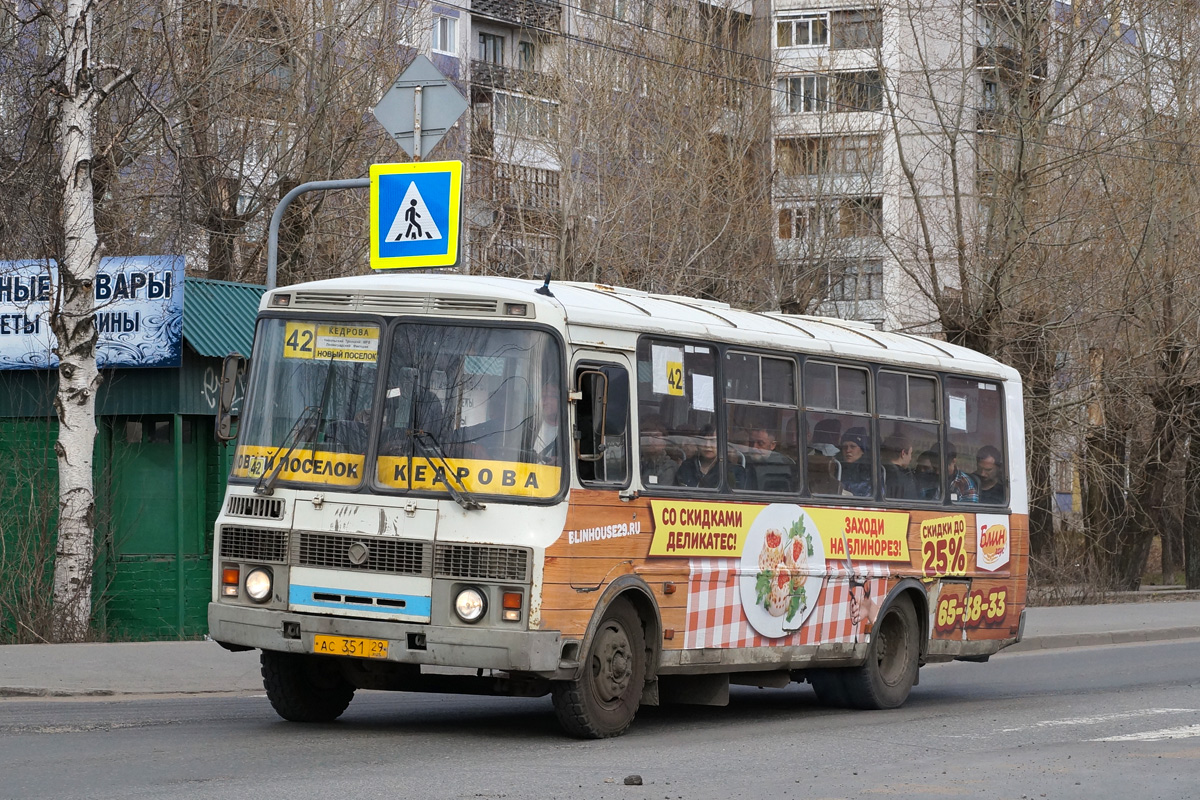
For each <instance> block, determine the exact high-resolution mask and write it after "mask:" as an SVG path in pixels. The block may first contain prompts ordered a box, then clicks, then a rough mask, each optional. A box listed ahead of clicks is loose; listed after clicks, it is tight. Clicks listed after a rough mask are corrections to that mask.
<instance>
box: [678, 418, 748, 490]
mask: <svg viewBox="0 0 1200 800" xmlns="http://www.w3.org/2000/svg"><path fill="white" fill-rule="evenodd" d="M696 441H697V446H696V455H694V456H692V457H691V458H689V459H687V460H685V461H684V462H683V463H682V464H680V465H679V469H678V470H676V472H675V485H676V486H691V487H695V488H699V489H716V488H718V487H719V486H720V485H721V471H720V470H719V469H717V464H718V463H719V459H718V458H717V452H718V449H717V431H716V429H715V428H713V426H712V425H705V426H704V427H703V428H701V429H700V432H699V434H698V435H697V440H696ZM729 485H730V486H731V487H733V488H734V489H745V488H747V482H746V468H745V467H743V466H741V465H739V464H730V465H729Z"/></svg>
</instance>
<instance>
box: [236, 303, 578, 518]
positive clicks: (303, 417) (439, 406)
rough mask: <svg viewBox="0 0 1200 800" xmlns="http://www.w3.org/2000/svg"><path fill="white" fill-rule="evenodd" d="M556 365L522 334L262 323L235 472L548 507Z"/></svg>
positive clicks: (541, 341)
mask: <svg viewBox="0 0 1200 800" xmlns="http://www.w3.org/2000/svg"><path fill="white" fill-rule="evenodd" d="M385 338H390V342H389V343H388V344H389V345H390V347H388V348H387V352H388V355H387V356H386V363H384V364H382V365H380V363H379V360H380V358H381V357H382V356H381V351H382V348H381V346H380V345H381V342H382V341H383V340H384V339H385ZM561 358H562V356H561V352H560V348H559V345H558V342H557V341H556V340H555V339H554V338H553V337H552V336H551V335H550V334H549V333H546V332H543V331H534V330H528V329H518V328H495V327H483V326H478V327H476V326H464V325H453V326H451V325H439V324H424V323H408V322H403V323H398V324H396V325H395V326H394V327H393V328H392V332H391V333H390V336H389V335H388V334H381V329H380V325H379V324H378V323H377V322H367V321H361V322H355V321H351V322H337V323H331V322H313V321H299V320H283V319H267V320H263V321H262V322H261V323H260V327H259V332H258V347H257V348H256V350H255V354H254V361H255V363H254V368H253V372H252V376H251V385H252V390H251V392H250V398H249V403H248V406H247V409H246V412H245V416H244V419H243V424H242V429H241V431H240V434H239V439H238V450H237V456H236V457H235V464H234V472H233V474H234V477H238V478H252V479H253V478H257V479H259V480H260V482H261V481H263V480H264V479H265V480H268V481H270V482H271V483H272V484H273V483H274V481H275V480H278V481H283V482H297V483H304V484H320V485H324V486H330V487H346V488H353V487H357V486H359V485H360V484H361V483H362V481H363V480H364V479H367V478H368V477H369V476H370V473H371V472H372V470H371V469H370V468H369V466H373V467H374V480H373V481H372V484H373V485H374V486H375V487H376V488H378V489H380V490H384V491H396V490H400V491H410V490H416V491H422V492H435V493H440V492H450V491H451V489H454V490H461V491H466V492H471V493H481V494H484V495H505V496H519V497H534V498H552V497H554V496H556V495H557V494H558V492H559V489H560V484H561V480H562V470H561V466H560V465H561V464H562V463H563V459H564V458H565V455H564V453H563V448H564V446H565V438H564V437H563V436H562V435H561V431H560V428H561V426H562V424H563V419H562V417H560V414H559V406H560V403H561V401H562V397H561V396H562V394H563V383H562V368H561ZM379 383H382V386H379V385H378V384H379ZM372 444H374V453H375V459H374V463H373V464H372V465H368V462H367V456H368V453H369V452H370V451H371V445H372ZM276 469H278V475H276V476H274V479H272V474H273V473H274V472H275V471H276ZM448 487H449V488H448Z"/></svg>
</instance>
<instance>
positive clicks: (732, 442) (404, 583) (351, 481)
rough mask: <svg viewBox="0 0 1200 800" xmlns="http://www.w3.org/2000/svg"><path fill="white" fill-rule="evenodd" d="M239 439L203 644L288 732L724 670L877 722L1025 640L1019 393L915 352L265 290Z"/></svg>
mask: <svg viewBox="0 0 1200 800" xmlns="http://www.w3.org/2000/svg"><path fill="white" fill-rule="evenodd" d="M226 366H227V369H226V372H227V375H226V377H227V378H228V377H230V376H231V375H233V374H234V373H235V371H236V369H237V367H238V365H237V364H236V363H235V362H230V363H227V365H226ZM223 411H227V409H225V408H223ZM220 424H224V425H227V424H228V416H227V414H226V415H224V416H223V417H222V418H221V423H220ZM239 428H240V429H239V431H238V436H237V446H236V450H235V456H234V466H233V469H232V473H231V476H230V479H229V487H228V491H227V496H226V498H225V501H224V505H223V507H222V510H221V513H220V515H219V517H218V519H217V522H216V530H215V554H214V575H213V585H212V602H211V604H210V605H209V627H210V635H211V637H212V638H214V639H215V640H216V641H218V642H220V643H221V644H222V645H224V646H225V647H226V648H229V649H233V650H244V649H251V648H257V649H260V650H261V651H262V653H261V660H262V671H263V676H264V683H265V687H266V693H267V697H268V699H269V701H270V703H271V704H272V706H273V707H274V709H275V710H276V711H277V712H278V713H279V714H280V715H281V716H282V717H284V718H285V719H288V720H294V721H328V720H332V719H334V718H336V717H337V716H338V715H340V714H341V713H342V712H343V711H344V710H345V709H346V707H347V706H348V704H349V703H350V702H351V699H352V697H353V695H354V693H355V690H356V689H359V688H368V689H390V690H399V691H434V692H461V693H473V694H500V695H514V696H527V697H536V696H544V695H546V694H549V695H551V697H552V699H553V706H554V709H555V711H556V714H557V716H558V718H559V720H560V722H561V724H562V726H563V727H564V728H565V729H566V731H567V732H568V733H570V734H572V735H575V736H579V737H588V738H599V737H607V736H614V735H618V734H620V733H622V732H623V731H624V730H626V728H627V727H628V726H629V725H630V723H631V722H632V721H633V719H634V715H635V713H636V711H637V709H638V708H639V706H642V705H657V704H660V703H672V702H681V703H698V704H710V705H721V704H724V703H726V702H728V698H729V687H730V685H731V684H741V685H751V686H762V687H784V686H787V685H789V684H790V683H791V682H794V681H796V682H807V683H809V684H811V686H812V689H813V690H815V692H816V695H817V698H818V699H819V700H820V701H821V702H824V703H826V704H830V705H835V706H846V707H855V708H868V709H876V708H890V707H896V706H899V705H901V704H902V703H903V702H904V701H905V700H906V698H907V697H908V695H909V691H910V689H911V687H912V686H913V685H914V684H915V683H916V682H917V677H918V670H919V668H920V667H921V666H922V665H924V664H928V663H932V662H938V661H949V660H952V659H959V660H966V661H986V660H987V659H988V657H989V656H990V655H992V654H994V653H996V652H997V651H999V650H1000V649H1001V648H1003V647H1005V646H1007V645H1010V644H1012V643H1014V642H1016V641H1018V640H1019V639H1020V636H1021V630H1022V623H1023V618H1024V605H1025V596H1026V572H1027V568H1028V554H1029V549H1028V538H1029V537H1028V508H1027V500H1026V487H1025V480H1024V475H1023V471H1022V468H1021V465H1023V464H1024V441H1023V426H1022V399H1021V384H1020V381H1019V378H1018V376H1017V373H1016V372H1015V371H1014V370H1013V369H1011V368H1010V367H1007V366H1005V365H1003V364H1001V363H999V362H997V361H994V360H992V359H990V358H987V357H985V356H982V355H980V354H978V353H975V352H972V351H970V350H967V349H964V348H962V347H957V346H954V345H950V344H947V343H945V342H942V341H937V340H934V339H928V338H921V337H918V336H911V335H902V334H898V333H885V332H880V331H878V330H875V329H874V328H873V327H871V326H868V325H864V324H860V323H855V322H848V321H842V320H834V319H826V318H819V317H811V316H793V315H786V314H779V313H758V312H750V311H741V310H736V309H734V308H731V307H730V306H728V305H726V304H723V303H718V302H710V301H705V300H696V299H688V298H684V297H678V296H666V295H656V294H648V293H645V292H640V291H634V290H630V289H622V288H617V287H612V286H605V285H599V284H587V283H565V282H564V283H552V282H551V281H549V280H547V281H546V282H544V283H543V282H540V281H526V280H517V279H508V278H492V277H471V276H461V275H399V276H397V275H386V274H384V275H380V274H376V275H371V276H362V277H348V278H340V279H334V280H327V281H320V282H314V283H307V284H301V285H294V286H289V287H285V288H279V289H275V290H272V291H269V292H268V293H267V294H266V295H264V298H263V301H262V306H261V311H260V314H259V318H258V322H257V330H256V335H255V342H254V350H253V357H252V359H251V361H250V365H249V371H248V373H247V389H246V397H245V401H244V404H243V408H242V414H241V419H240V425H239Z"/></svg>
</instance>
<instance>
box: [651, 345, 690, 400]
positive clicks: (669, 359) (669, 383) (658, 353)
mask: <svg viewBox="0 0 1200 800" xmlns="http://www.w3.org/2000/svg"><path fill="white" fill-rule="evenodd" d="M652 356H653V359H654V387H653V388H654V393H655V394H669V395H674V396H675V397H683V348H681V347H661V346H658V345H655V346H654V348H653V351H652Z"/></svg>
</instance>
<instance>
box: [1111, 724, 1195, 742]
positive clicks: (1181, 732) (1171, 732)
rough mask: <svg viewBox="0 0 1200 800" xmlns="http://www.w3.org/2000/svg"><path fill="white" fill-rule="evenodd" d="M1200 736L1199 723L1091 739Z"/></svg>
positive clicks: (1139, 739)
mask: <svg viewBox="0 0 1200 800" xmlns="http://www.w3.org/2000/svg"><path fill="white" fill-rule="evenodd" d="M1197 736H1200V725H1188V726H1186V727H1183V728H1163V729H1162V730H1159V731H1144V732H1142V733H1127V734H1125V735H1124V736H1106V737H1104V738H1103V739H1092V740H1091V741H1093V742H1160V741H1162V740H1164V739H1194V738H1196V737H1197Z"/></svg>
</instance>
